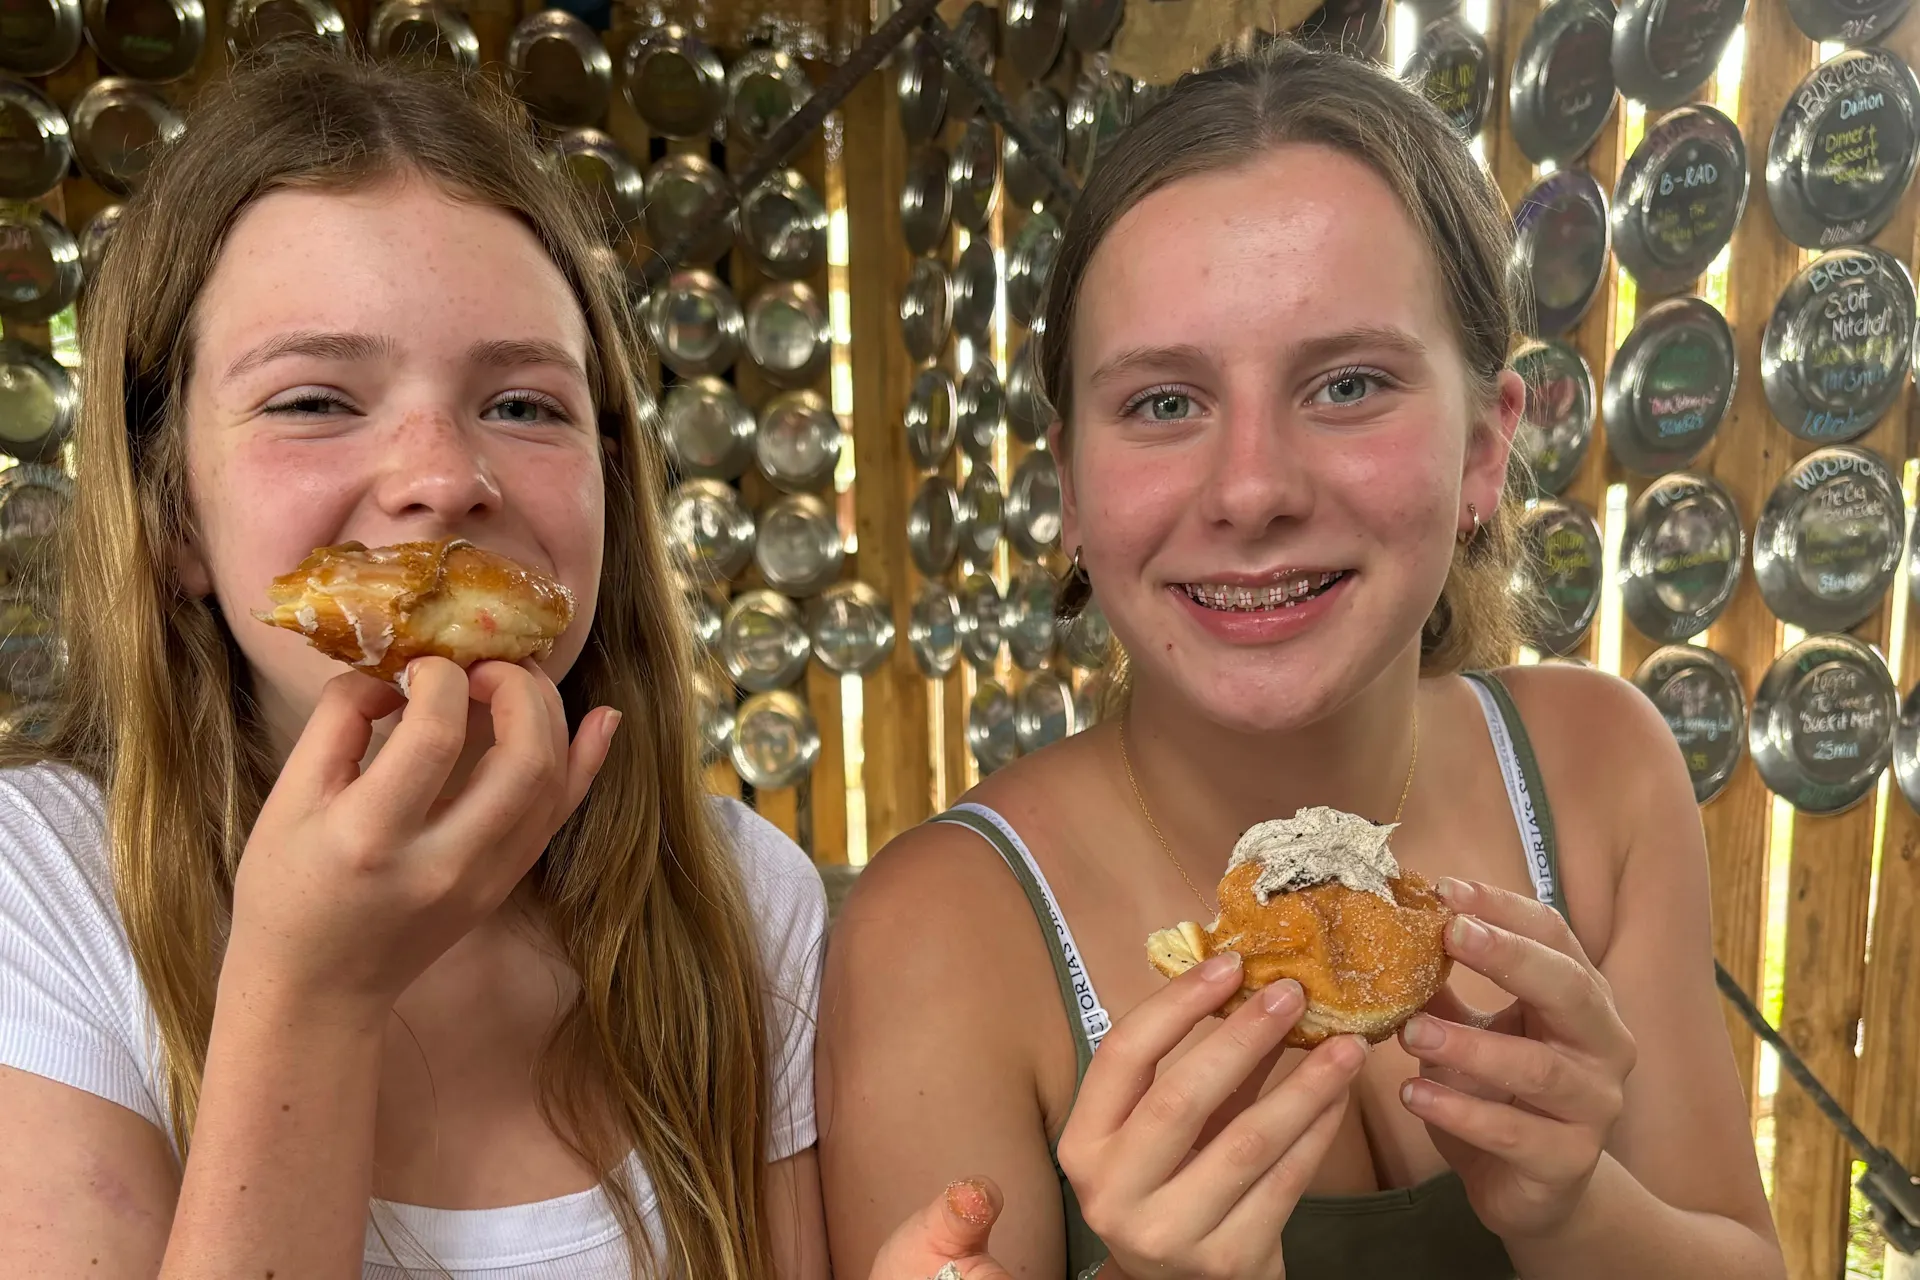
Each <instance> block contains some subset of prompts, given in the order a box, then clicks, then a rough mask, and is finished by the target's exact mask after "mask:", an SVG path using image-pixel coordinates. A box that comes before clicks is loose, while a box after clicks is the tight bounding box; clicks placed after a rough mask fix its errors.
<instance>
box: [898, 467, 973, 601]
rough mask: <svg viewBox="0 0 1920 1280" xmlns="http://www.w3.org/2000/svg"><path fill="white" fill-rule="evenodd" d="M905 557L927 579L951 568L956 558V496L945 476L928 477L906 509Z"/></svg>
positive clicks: (958, 537) (951, 483)
mask: <svg viewBox="0 0 1920 1280" xmlns="http://www.w3.org/2000/svg"><path fill="white" fill-rule="evenodd" d="M907 553H908V554H909V555H910V556H912V557H913V567H914V568H916V569H918V570H919V571H920V572H921V573H923V574H925V575H926V576H927V577H929V578H933V577H938V576H939V575H940V574H943V573H945V572H946V571H947V570H948V569H950V568H952V567H953V559H954V557H955V556H957V555H959V554H960V494H959V493H958V491H956V490H955V489H954V487H953V482H952V481H950V480H948V479H947V478H946V477H945V476H928V477H927V478H926V479H925V480H922V481H921V482H920V490H919V492H917V493H915V494H914V495H913V502H912V503H911V504H910V505H909V506H908V507H907Z"/></svg>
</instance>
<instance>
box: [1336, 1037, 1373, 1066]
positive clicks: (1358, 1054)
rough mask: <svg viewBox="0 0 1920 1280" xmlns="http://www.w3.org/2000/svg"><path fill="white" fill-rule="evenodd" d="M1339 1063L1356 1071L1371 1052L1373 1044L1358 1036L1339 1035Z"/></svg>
mask: <svg viewBox="0 0 1920 1280" xmlns="http://www.w3.org/2000/svg"><path fill="white" fill-rule="evenodd" d="M1341 1041H1342V1044H1341V1047H1340V1050H1339V1053H1340V1065H1341V1066H1343V1067H1345V1068H1347V1069H1348V1070H1349V1071H1357V1070H1359V1069H1360V1067H1361V1065H1362V1064H1364V1063H1365V1062H1366V1060H1367V1058H1368V1056H1369V1055H1370V1054H1372V1052H1373V1046H1372V1045H1370V1044H1368V1043H1367V1042H1366V1040H1365V1039H1364V1038H1362V1037H1360V1036H1342V1037H1341Z"/></svg>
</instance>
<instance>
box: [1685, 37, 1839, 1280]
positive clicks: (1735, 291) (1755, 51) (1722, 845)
mask: <svg viewBox="0 0 1920 1280" xmlns="http://www.w3.org/2000/svg"><path fill="white" fill-rule="evenodd" d="M1746 42H1747V47H1746V64H1745V68H1744V70H1743V72H1742V75H1741V79H1740V111H1739V116H1740V134H1741V136H1742V137H1743V138H1745V139H1746V144H1747V169H1748V174H1749V178H1748V181H1749V182H1750V183H1751V187H1750V188H1749V193H1748V198H1747V209H1746V214H1745V216H1744V217H1742V219H1741V221H1740V227H1739V230H1738V231H1736V232H1735V233H1734V237H1733V253H1732V258H1731V267H1730V270H1729V272H1728V278H1727V319H1728V321H1729V322H1730V323H1731V324H1732V326H1733V332H1734V340H1735V343H1736V346H1737V349H1738V352H1739V365H1740V380H1739V385H1738V386H1737V387H1736V388H1735V390H1734V397H1733V404H1732V405H1731V407H1730V408H1729V409H1728V413H1727V420H1726V422H1725V424H1724V425H1722V426H1721V428H1720V433H1719V439H1718V442H1717V443H1716V445H1715V447H1714V449H1713V451H1712V454H1711V455H1710V460H1709V463H1708V465H1707V466H1706V467H1705V469H1706V470H1707V471H1709V472H1710V473H1711V474H1712V475H1714V476H1716V477H1717V478H1719V479H1720V480H1721V482H1722V483H1724V484H1725V485H1726V486H1727V488H1728V490H1729V491H1731V492H1732V494H1733V497H1734V500H1735V502H1736V503H1737V504H1738V506H1739V508H1740V520H1741V525H1742V526H1743V527H1744V528H1745V529H1746V530H1747V531H1748V532H1749V535H1751V531H1752V529H1753V526H1754V521H1755V519H1756V518H1757V517H1758V516H1759V514H1760V508H1761V506H1762V504H1764V502H1765V501H1766V497H1767V494H1768V493H1769V492H1771V490H1772V488H1773V486H1774V484H1775V483H1776V482H1777V481H1778V479H1779V477H1780V474H1781V472H1782V471H1783V470H1784V469H1785V466H1786V459H1787V449H1786V445H1787V443H1788V439H1789V437H1788V436H1787V435H1786V433H1785V432H1784V431H1782V430H1781V428H1780V427H1779V425H1778V424H1777V423H1775V422H1774V420H1773V414H1772V413H1771V412H1770V411H1769V410H1768V408H1767V401H1766V396H1765V394H1764V393H1763V391H1762V390H1761V386H1760V377H1759V371H1760V336H1761V332H1762V330H1763V329H1764V328H1765V326H1766V323H1767V318H1768V317H1769V316H1770V315H1771V314H1772V312H1773V307H1774V303H1775V302H1776V301H1778V299H1779V297H1780V292H1781V290H1782V289H1784V288H1785V287H1786V285H1787V283H1788V281H1790V280H1791V279H1792V278H1793V276H1794V273H1795V272H1797V271H1798V270H1799V267H1800V260H1801V252H1800V249H1799V247H1798V246H1796V245H1794V244H1793V243H1791V242H1790V241H1788V240H1787V238H1786V237H1785V236H1783V235H1782V234H1781V233H1780V229H1779V228H1778V227H1777V226H1776V225H1775V224H1774V221H1773V211H1772V209H1771V208H1770V207H1769V205H1768V202H1767V192H1766V183H1765V181H1764V179H1763V175H1764V174H1765V173H1766V159H1767V139H1768V138H1769V137H1770V136H1771V135H1772V132H1773V125H1774V121H1776V120H1777V119H1779V116H1780V110H1781V108H1782V107H1783V106H1784V105H1785V104H1786V101H1787V98H1788V96H1789V95H1790V94H1791V93H1792V91H1793V88H1794V86H1795V85H1796V84H1798V83H1799V81H1800V79H1801V77H1802V76H1804V75H1805V74H1806V73H1807V71H1808V70H1810V69H1811V68H1812V66H1813V61H1814V57H1813V45H1812V43H1811V42H1810V41H1808V39H1807V38H1806V37H1805V36H1804V35H1802V34H1801V33H1800V30H1799V28H1797V27H1795V26H1794V25H1793V19H1792V18H1791V16H1789V14H1788V13H1787V11H1786V9H1785V7H1784V6H1781V5H1755V6H1753V7H1752V8H1751V9H1749V11H1748V14H1747V27H1746ZM1779 639H1780V625H1779V622H1778V621H1777V620H1776V619H1775V618H1774V616H1773V615H1772V614H1771V613H1770V612H1768V610H1767V606H1766V604H1765V602H1764V601H1762V600H1761V598H1760V592H1759V589H1758V588H1757V587H1755V586H1754V583H1753V577H1752V574H1750V573H1749V574H1744V575H1742V577H1741V580H1740V584H1739V586H1738V587H1737V588H1736V589H1735V591H1734V595H1733V599H1732V600H1731V601H1730V602H1729V604H1728V606H1727V610H1726V612H1725V613H1723V614H1722V615H1721V616H1720V618H1719V620H1718V621H1717V622H1716V623H1715V624H1714V627H1713V640H1714V648H1715V649H1716V650H1717V651H1718V652H1719V653H1720V654H1721V655H1722V656H1723V657H1725V658H1726V659H1727V660H1728V661H1729V662H1730V663H1732V664H1733V666H1734V668H1735V669H1736V670H1737V671H1739V673H1740V675H1741V679H1742V682H1743V684H1744V686H1745V689H1746V694H1747V697H1748V699H1749V701H1751V699H1752V697H1753V692H1754V689H1755V688H1756V686H1757V685H1758V684H1759V681H1760V677H1761V675H1762V674H1763V673H1764V672H1765V671H1766V669H1767V667H1768V665H1769V664H1770V663H1772V661H1773V658H1774V654H1775V652H1776V651H1777V648H1778V645H1779ZM1772 804H1773V798H1772V796H1771V794H1770V793H1769V792H1768V791H1767V789H1766V786H1765V785H1764V784H1763V783H1762V782H1761V781H1760V775H1759V773H1758V772H1757V771H1756V770H1755V769H1754V767H1753V762H1752V761H1751V760H1750V759H1742V760H1741V762H1740V764H1739V765H1738V767H1737V768H1736V769H1735V770H1734V774H1733V778H1732V780H1731V781H1730V782H1729V784H1728V786H1727V789H1726V790H1725V791H1724V792H1722V793H1721V794H1720V796H1719V798H1717V799H1716V800H1714V801H1713V802H1712V803H1711V804H1709V805H1707V806H1706V808H1705V809H1704V810H1703V811H1702V814H1701V817H1702V820H1703V821H1704V823H1705V825H1706V831H1707V859H1708V862H1709V865H1710V868H1711V871H1712V877H1713V885H1712V893H1713V933H1714V954H1715V955H1716V956H1717V957H1718V958H1719V960H1720V963H1721V964H1723V965H1725V966H1726V968H1727V971H1728V972H1729V973H1730V974H1732V975H1733V977H1734V979H1735V980H1736V981H1738V982H1739V983H1740V985H1741V986H1742V987H1743V988H1745V989H1746V990H1747V991H1748V992H1750V993H1751V994H1753V995H1754V997H1755V998H1756V999H1758V998H1759V995H1760V977H1761V971H1760V960H1761V951H1762V948H1763V946H1764V941H1765V937H1764V935H1765V927H1766V882H1767V853H1768V843H1769V839H1770V832H1771V821H1770V818H1771V812H1772ZM1725 1016H1726V1018H1727V1028H1728V1034H1729V1036H1730V1037H1731V1039H1732V1043H1733V1045H1734V1049H1735V1054H1734V1057H1735V1060H1736V1062H1737V1064H1738V1066H1739V1069H1740V1076H1741V1080H1742V1082H1743V1083H1744V1084H1745V1086H1746V1091H1747V1096H1748V1098H1749V1100H1752V1099H1754V1098H1755V1097H1756V1081H1757V1078H1758V1071H1759V1058H1758V1054H1759V1042H1758V1041H1757V1040H1756V1039H1755V1037H1754V1035H1753V1033H1752V1032H1751V1031H1750V1030H1748V1028H1747V1026H1746V1024H1745V1023H1744V1022H1741V1021H1740V1018H1739V1015H1738V1014H1737V1013H1735V1012H1734V1011H1733V1010H1732V1009H1731V1008H1730V1007H1729V1008H1727V1009H1726V1010H1725ZM1795 1274H1798V1273H1795Z"/></svg>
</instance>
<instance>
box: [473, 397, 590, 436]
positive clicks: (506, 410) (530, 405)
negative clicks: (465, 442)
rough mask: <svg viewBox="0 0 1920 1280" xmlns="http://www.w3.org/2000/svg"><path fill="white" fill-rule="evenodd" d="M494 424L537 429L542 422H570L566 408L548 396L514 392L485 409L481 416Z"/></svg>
mask: <svg viewBox="0 0 1920 1280" xmlns="http://www.w3.org/2000/svg"><path fill="white" fill-rule="evenodd" d="M481 416H482V417H485V418H490V419H492V420H493V421H495V422H508V423H512V424H513V425H514V426H517V427H537V426H539V425H540V424H541V423H543V422H571V421H572V419H571V418H569V417H568V416H567V410H566V407H565V406H563V405H562V404H561V403H560V402H559V401H558V400H555V399H553V398H552V397H550V396H542V395H535V394H533V393H531V392H524V391H516V392H513V393H512V394H510V395H505V396H502V397H500V398H499V399H498V400H496V401H494V402H493V403H492V404H491V405H489V406H488V407H487V411H486V413H484V414H482V415H481Z"/></svg>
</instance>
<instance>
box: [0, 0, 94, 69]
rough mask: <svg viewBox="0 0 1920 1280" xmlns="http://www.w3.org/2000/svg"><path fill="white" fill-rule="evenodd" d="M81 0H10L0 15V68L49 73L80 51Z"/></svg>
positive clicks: (81, 29)
mask: <svg viewBox="0 0 1920 1280" xmlns="http://www.w3.org/2000/svg"><path fill="white" fill-rule="evenodd" d="M85 26H86V23H85V21H84V20H83V19H82V18H81V16H80V0H11V3H9V4H8V5H7V6H6V10H5V12H4V14H0V70H6V71H11V72H13V73H14V74H15V75H19V76H49V75H52V74H53V73H54V72H56V71H58V70H60V68H62V67H64V66H66V65H67V64H68V63H69V62H72V61H73V58H74V55H75V54H77V53H79V52H80V40H81V33H82V31H83V29H84V28H85Z"/></svg>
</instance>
